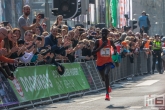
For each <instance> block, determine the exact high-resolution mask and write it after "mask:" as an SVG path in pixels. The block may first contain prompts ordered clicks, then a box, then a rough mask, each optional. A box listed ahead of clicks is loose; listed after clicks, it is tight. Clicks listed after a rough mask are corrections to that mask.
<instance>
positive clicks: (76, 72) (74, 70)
mask: <svg viewBox="0 0 165 110" xmlns="http://www.w3.org/2000/svg"><path fill="white" fill-rule="evenodd" d="M79 70H81V69H80V68H69V69H65V73H64V75H62V76H60V75H59V74H58V72H57V71H56V70H53V71H52V74H53V76H54V77H55V78H58V77H66V76H77V75H79Z"/></svg>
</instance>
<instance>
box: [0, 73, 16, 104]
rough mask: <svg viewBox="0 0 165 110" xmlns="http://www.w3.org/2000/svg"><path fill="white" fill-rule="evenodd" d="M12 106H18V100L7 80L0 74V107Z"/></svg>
mask: <svg viewBox="0 0 165 110" xmlns="http://www.w3.org/2000/svg"><path fill="white" fill-rule="evenodd" d="M13 104H18V99H17V97H16V95H15V94H14V92H13V90H12V88H11V86H10V84H9V82H8V80H7V79H6V78H5V77H4V76H3V74H2V73H0V107H2V106H8V105H13Z"/></svg>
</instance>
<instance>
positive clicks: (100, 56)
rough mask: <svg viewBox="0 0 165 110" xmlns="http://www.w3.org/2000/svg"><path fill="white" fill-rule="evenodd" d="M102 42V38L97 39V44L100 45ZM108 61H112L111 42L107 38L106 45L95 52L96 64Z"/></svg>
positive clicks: (100, 64)
mask: <svg viewBox="0 0 165 110" xmlns="http://www.w3.org/2000/svg"><path fill="white" fill-rule="evenodd" d="M102 43H103V41H102V39H99V46H101V45H102ZM110 62H112V58H111V43H110V40H108V43H107V45H106V46H104V48H102V49H101V50H100V51H98V52H97V66H102V65H104V64H106V63H110Z"/></svg>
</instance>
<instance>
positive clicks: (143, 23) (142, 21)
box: [138, 11, 149, 34]
mask: <svg viewBox="0 0 165 110" xmlns="http://www.w3.org/2000/svg"><path fill="white" fill-rule="evenodd" d="M138 24H139V27H140V33H141V34H143V33H147V34H148V30H149V24H148V17H147V16H146V12H145V11H143V12H142V15H141V16H140V17H139V22H138Z"/></svg>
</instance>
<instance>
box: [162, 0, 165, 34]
mask: <svg viewBox="0 0 165 110" xmlns="http://www.w3.org/2000/svg"><path fill="white" fill-rule="evenodd" d="M164 4H165V2H164V0H162V5H163V32H162V34H163V35H164V31H165V29H164V28H165V26H164V25H165V22H164V19H165V18H164Z"/></svg>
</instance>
